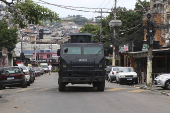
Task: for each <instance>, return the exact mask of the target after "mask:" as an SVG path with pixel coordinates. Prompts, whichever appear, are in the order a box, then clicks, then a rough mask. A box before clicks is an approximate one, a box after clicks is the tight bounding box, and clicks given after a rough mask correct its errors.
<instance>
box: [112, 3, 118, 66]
mask: <svg viewBox="0 0 170 113" xmlns="http://www.w3.org/2000/svg"><path fill="white" fill-rule="evenodd" d="M116 3H117V0H115V8H114V20H116ZM113 33H114V34H113V40H112V41H113V59H112V65H113V66H115V44H114V38H115V37H116V29H115V27H114V28H113Z"/></svg>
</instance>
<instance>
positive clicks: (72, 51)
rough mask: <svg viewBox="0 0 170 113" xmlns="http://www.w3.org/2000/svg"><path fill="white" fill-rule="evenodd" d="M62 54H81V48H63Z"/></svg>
mask: <svg viewBox="0 0 170 113" xmlns="http://www.w3.org/2000/svg"><path fill="white" fill-rule="evenodd" d="M63 54H81V47H64V49H63Z"/></svg>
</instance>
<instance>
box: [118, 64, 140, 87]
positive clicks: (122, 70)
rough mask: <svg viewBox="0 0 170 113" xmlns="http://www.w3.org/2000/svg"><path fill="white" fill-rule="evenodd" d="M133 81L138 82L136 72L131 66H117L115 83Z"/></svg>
mask: <svg viewBox="0 0 170 113" xmlns="http://www.w3.org/2000/svg"><path fill="white" fill-rule="evenodd" d="M129 82H130V83H134V82H135V84H138V77H137V73H136V72H135V71H134V69H133V67H119V68H118V71H117V72H116V83H119V84H122V83H129Z"/></svg>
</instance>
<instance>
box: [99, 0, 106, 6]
mask: <svg viewBox="0 0 170 113" xmlns="http://www.w3.org/2000/svg"><path fill="white" fill-rule="evenodd" d="M104 2H105V0H103V2H102V3H101V4H100V6H101V5H102V4H103V3H104ZM100 6H99V7H100ZM99 7H98V8H99Z"/></svg>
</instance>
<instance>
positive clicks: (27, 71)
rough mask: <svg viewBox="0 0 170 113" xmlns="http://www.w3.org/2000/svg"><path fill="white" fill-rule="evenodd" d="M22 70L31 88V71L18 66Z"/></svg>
mask: <svg viewBox="0 0 170 113" xmlns="http://www.w3.org/2000/svg"><path fill="white" fill-rule="evenodd" d="M17 67H19V68H21V69H22V71H23V73H24V74H25V77H26V80H27V85H28V86H30V81H31V80H30V74H29V70H28V69H27V68H26V66H17Z"/></svg>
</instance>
